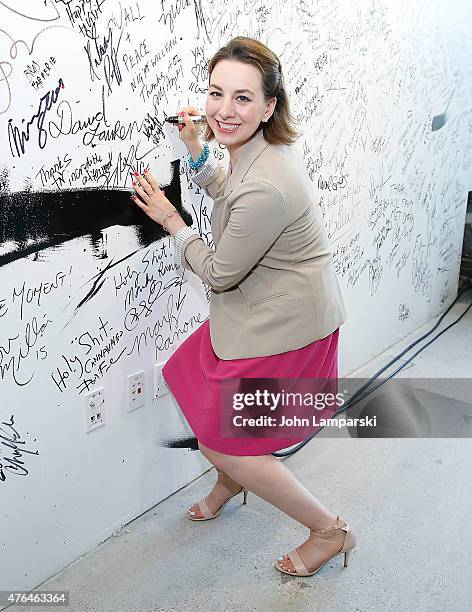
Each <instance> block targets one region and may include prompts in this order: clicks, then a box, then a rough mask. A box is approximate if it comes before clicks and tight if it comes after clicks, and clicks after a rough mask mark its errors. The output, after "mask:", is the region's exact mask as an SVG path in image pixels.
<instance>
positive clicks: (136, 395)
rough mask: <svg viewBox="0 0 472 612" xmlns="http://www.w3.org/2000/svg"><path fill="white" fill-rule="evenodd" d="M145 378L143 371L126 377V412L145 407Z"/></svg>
mask: <svg viewBox="0 0 472 612" xmlns="http://www.w3.org/2000/svg"><path fill="white" fill-rule="evenodd" d="M145 378H146V373H145V372H144V371H142V372H136V374H131V376H128V412H131V411H132V410H136V408H144V406H145V405H146V394H145V385H144V381H145Z"/></svg>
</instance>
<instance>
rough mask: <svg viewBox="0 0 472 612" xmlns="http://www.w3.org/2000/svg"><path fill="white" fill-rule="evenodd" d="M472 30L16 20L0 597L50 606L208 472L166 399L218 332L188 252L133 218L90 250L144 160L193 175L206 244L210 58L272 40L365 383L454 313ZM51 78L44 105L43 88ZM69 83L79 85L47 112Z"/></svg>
mask: <svg viewBox="0 0 472 612" xmlns="http://www.w3.org/2000/svg"><path fill="white" fill-rule="evenodd" d="M10 4H12V3H10ZM120 7H121V9H120ZM217 11H219V12H217ZM68 12H69V14H68ZM471 13H472V9H471V6H470V3H469V2H467V1H466V0H464V1H461V0H449V1H447V2H446V0H433V1H428V2H425V1H418V2H414V3H412V2H407V1H406V0H401V1H399V0H395V1H394V0H383V1H376V2H372V1H367V0H356V1H350V2H342V1H341V0H339V1H338V2H336V1H332V0H320V1H313V2H304V1H302V0H298V1H295V0H294V1H289V2H287V1H284V2H281V1H279V0H276V1H272V2H270V3H267V4H266V3H263V2H259V1H257V0H256V1H254V2H248V1H244V2H243V1H242V0H236V2H234V1H233V2H227V3H226V2H218V3H216V2H213V1H212V0H202V2H195V3H191V2H178V3H173V2H168V1H167V0H163V1H162V2H151V1H148V0H146V1H141V2H139V3H136V2H126V1H125V2H123V1H121V3H119V2H118V1H116V2H115V1H114V0H106V1H103V0H88V1H86V2H85V1H82V2H79V1H78V0H77V1H74V0H71V1H70V2H64V1H63V2H59V1H57V0H56V1H52V0H50V1H48V2H46V3H44V2H43V1H42V0H34V1H33V0H31V1H28V2H27V1H26V0H23V1H20V0H18V1H17V2H15V10H13V9H12V8H10V9H9V8H7V7H6V6H4V5H2V6H0V23H1V24H2V29H3V31H2V32H1V33H0V130H1V133H2V135H3V137H2V158H1V165H2V168H1V169H0V187H1V188H2V189H3V194H2V195H1V196H0V203H1V212H0V219H1V222H0V223H1V224H2V225H0V230H1V232H2V233H1V236H2V240H1V243H0V263H2V264H3V265H1V267H0V274H1V283H0V385H1V391H0V392H1V398H2V401H1V404H0V421H2V422H3V425H2V426H1V427H2V430H1V431H0V435H1V437H0V464H1V465H0V470H1V471H0V478H1V479H0V499H1V508H2V513H3V516H2V523H1V524H2V530H1V541H0V555H1V566H2V572H1V579H0V580H1V582H0V590H1V589H12V588H14V589H28V588H32V587H34V586H35V585H37V584H38V583H40V582H41V581H42V580H44V579H45V578H47V577H49V576H50V575H53V574H54V573H56V572H57V571H59V570H60V569H62V567H64V566H65V565H67V564H68V563H70V562H72V561H73V560H74V559H76V558H77V557H79V556H80V555H81V554H83V553H85V552H86V551H89V550H91V549H92V548H94V547H95V546H96V545H97V544H98V543H99V542H101V541H103V540H104V539H106V538H107V537H108V536H109V535H110V534H111V533H113V531H115V530H116V529H117V528H119V527H120V525H122V524H125V523H126V522H128V521H129V520H131V519H132V518H134V517H136V516H137V515H139V514H140V513H142V512H144V511H145V510H146V509H148V508H150V507H151V506H153V505H154V504H156V503H157V502H158V501H160V500H161V499H163V498H164V497H166V496H167V495H169V494H170V493H172V492H173V491H175V490H176V489H178V488H179V487H180V486H182V485H183V484H185V483H186V482H188V481H189V480H191V479H192V478H194V477H195V476H197V475H198V474H200V473H201V472H202V471H203V470H204V469H205V468H206V465H207V464H206V462H205V460H204V459H203V458H202V457H201V456H200V454H199V453H191V452H189V451H186V450H175V449H168V448H165V447H163V446H162V441H164V440H167V439H169V438H172V437H173V436H175V435H176V434H179V433H183V432H185V431H188V427H187V426H186V423H185V419H184V417H183V416H182V415H181V413H180V411H179V409H178V407H177V406H176V405H175V403H174V402H173V400H172V399H171V398H170V397H165V398H162V399H159V400H154V399H153V397H152V378H153V376H152V373H153V364H154V363H155V362H157V361H163V360H165V359H167V358H168V357H169V355H170V354H171V353H172V351H173V350H175V348H176V346H177V345H178V343H179V342H180V341H182V340H183V339H184V338H185V337H187V335H188V334H189V333H191V332H192V330H193V329H195V328H196V326H197V325H198V324H199V322H201V321H203V320H204V319H205V318H206V317H207V316H208V301H207V293H206V292H205V288H204V287H203V285H202V284H201V283H200V281H199V280H198V279H196V278H195V277H194V276H192V275H190V274H189V273H184V272H183V270H181V269H175V267H174V266H173V263H172V261H173V260H172V242H171V240H170V239H169V238H160V239H158V240H156V241H155V242H151V243H149V240H148V241H146V240H145V239H143V238H142V236H141V237H140V234H139V228H138V227H137V226H133V225H131V226H129V225H126V226H122V225H117V224H116V223H120V222H121V220H122V219H123V216H122V215H123V211H121V213H120V215H121V216H119V217H118V216H117V217H116V219H115V218H112V221H111V222H110V223H108V224H107V227H106V228H105V229H103V230H102V231H100V230H95V231H96V235H95V236H94V238H93V239H92V238H91V237H90V234H89V233H88V232H92V231H93V228H95V225H94V224H96V219H97V218H98V217H100V216H101V215H102V216H103V207H104V206H110V214H111V216H112V217H113V214H114V213H113V211H114V209H113V206H112V202H115V201H117V198H118V196H119V193H117V195H116V200H113V199H112V200H106V198H105V199H103V201H102V200H100V197H98V196H97V194H96V193H95V194H92V191H91V190H93V189H96V188H97V187H103V188H108V189H112V190H116V191H119V190H123V189H125V188H129V187H130V180H129V174H128V173H129V170H130V169H131V168H134V167H136V166H139V168H140V169H142V168H143V167H144V166H145V165H146V164H150V166H151V168H152V169H153V171H155V174H156V175H157V178H158V180H159V181H160V182H161V183H162V184H167V183H169V182H170V181H171V176H172V166H171V163H172V162H174V166H175V161H176V160H180V187H179V186H177V188H176V190H174V191H173V193H174V195H175V194H178V195H180V192H181V197H182V202H183V205H184V207H185V208H186V209H187V210H188V211H189V212H190V213H192V215H193V217H194V219H195V222H196V225H197V226H198V227H199V229H200V230H201V231H202V232H203V233H204V234H205V235H206V236H207V237H208V240H211V235H210V234H209V223H208V215H209V211H210V210H211V201H210V200H208V199H207V198H206V197H203V196H202V195H201V193H200V192H199V190H198V189H196V188H195V186H194V185H193V184H192V183H191V182H190V181H189V178H188V173H187V168H186V150H185V147H184V146H183V144H182V143H181V141H180V140H179V138H178V136H177V135H176V130H175V128H171V127H169V126H168V125H167V124H166V125H164V124H163V120H164V118H165V116H167V115H170V114H175V113H176V111H177V110H178V109H179V108H180V107H181V106H183V105H186V104H189V103H190V104H195V105H197V106H198V105H199V106H200V107H204V102H205V92H204V90H205V88H206V86H207V80H206V74H205V69H204V66H205V62H206V61H207V60H208V59H209V58H210V57H211V55H212V53H213V52H215V51H216V50H217V49H218V48H219V47H220V46H221V45H223V44H224V43H225V42H226V41H227V40H228V39H229V38H231V37H232V36H236V35H248V36H254V37H257V38H260V39H261V40H262V41H263V42H265V43H266V44H268V45H269V46H270V47H271V48H273V49H274V51H276V53H278V55H279V56H280V58H281V60H282V63H283V68H284V71H285V74H286V81H287V85H288V89H289V94H290V100H291V104H292V108H293V111H294V114H295V116H296V117H297V118H298V119H299V120H300V127H301V129H302V131H303V136H302V137H301V138H300V140H299V141H298V143H297V145H296V146H298V147H299V150H300V153H301V155H302V156H303V159H304V162H305V164H306V168H307V171H308V172H309V173H310V176H311V177H312V180H313V183H314V186H315V188H316V192H317V195H318V204H320V205H321V206H322V208H323V211H324V214H325V221H326V224H327V228H328V231H329V235H330V238H331V241H332V244H333V249H334V254H335V264H336V268H337V270H338V274H339V279H340V283H341V285H342V287H343V291H344V294H345V298H346V303H347V307H348V314H349V320H348V322H347V323H346V324H345V325H344V326H343V328H342V340H341V347H340V359H341V373H343V374H346V373H348V372H349V371H352V370H353V369H354V368H356V367H358V366H360V365H361V364H363V363H364V362H366V361H367V360H369V359H370V358H371V357H372V356H374V355H376V354H378V353H379V352H381V351H382V350H384V349H385V348H387V347H388V346H389V345H391V344H393V343H395V342H396V341H397V340H398V339H400V338H402V337H404V336H405V335H407V334H408V333H409V332H411V331H412V330H414V329H415V328H416V327H418V326H419V325H421V324H422V323H424V322H425V321H427V320H428V319H430V318H431V317H433V316H434V315H435V314H437V313H438V312H439V311H441V310H443V309H445V308H446V307H447V306H448V305H449V304H450V303H451V301H452V300H453V299H454V296H455V292H456V288H457V279H458V269H459V262H460V252H461V244H462V235H463V223H464V215H465V208H466V199H467V191H468V190H470V189H471V188H472V185H471V183H472V180H471V171H470V165H471V152H470V151H471V147H470V141H471V135H472V111H471V106H470V101H471V99H472V79H471V75H470V57H471V56H472V43H471V39H470V32H469V31H468V30H469V29H470V23H471V17H472V14H471ZM87 36H88V37H89V38H87ZM94 36H97V37H98V39H97V40H98V41H99V43H100V44H101V46H102V52H99V51H97V50H94V49H95V43H94V42H93V39H92V38H93V37H94ZM90 37H92V38H90ZM15 41H24V42H16V44H15ZM87 45H90V51H89V52H87ZM136 50H137V51H136ZM88 55H90V61H89V59H88ZM51 56H52V57H54V58H55V63H54V64H52V63H51V62H50V60H49V58H50V57H51ZM141 56H142V57H141ZM130 58H133V60H131V59H130ZM468 60H469V61H468ZM46 61H48V62H49V63H50V70H49V71H48V74H46V75H44V79H43V81H42V83H41V84H39V85H37V86H36V87H35V86H34V85H32V84H31V83H30V82H29V78H28V75H27V74H25V71H27V70H28V68H27V67H28V66H30V67H31V66H34V67H36V65H37V66H39V68H40V71H41V70H43V68H44V65H45V62H46ZM33 62H36V64H34V65H33ZM133 62H134V65H132V63H133ZM33 69H34V68H33ZM2 74H3V77H2ZM37 74H38V73H36V74H35V75H34V77H37ZM59 79H62V82H63V83H64V88H63V89H61V88H60V87H59V89H58V90H57V91H55V92H54V94H51V95H50V97H49V98H45V97H44V96H45V95H46V94H47V92H48V91H49V92H51V91H53V90H55V88H56V87H57V86H58V84H59V83H60V81H59ZM102 92H103V93H102ZM451 96H452V98H451ZM41 100H42V102H41ZM449 100H451V102H450V104H449V106H448V110H447V114H446V118H447V121H446V123H445V125H444V126H443V127H442V128H441V129H439V130H437V131H434V132H432V131H431V126H432V120H433V117H434V116H435V115H438V114H440V113H443V112H444V110H445V109H446V106H447V105H448V102H449ZM104 109H105V114H106V121H107V123H108V126H109V127H108V128H107V127H106V125H105V120H104V117H103V115H102V114H101V113H103V110H104ZM38 111H39V118H38V116H36V117H35V115H37V114H38ZM87 119H89V125H88V126H87V125H86V122H87ZM117 121H120V124H119V126H116V122H117ZM28 122H31V126H30V128H29V133H28V137H29V138H28V139H25V140H24V143H23V144H24V152H21V147H20V149H17V148H16V146H15V143H14V142H12V134H13V132H12V129H13V127H14V126H16V127H18V128H19V129H21V130H23V131H25V133H26V126H27V124H28ZM61 122H62V128H61V129H58V126H59V125H60V124H61ZM68 122H69V123H68ZM78 122H80V123H78ZM9 126H10V127H9ZM114 126H115V128H116V127H117V129H116V133H115V134H111V132H110V130H113V127H114ZM107 130H109V131H108V132H107ZM9 136H10V138H9ZM105 137H107V138H105ZM17 142H18V141H17ZM214 153H215V154H219V155H222V154H223V153H222V151H221V150H218V148H217V147H214ZM175 179H176V177H174V180H175ZM174 187H175V183H174ZM79 188H80V189H86V190H90V193H91V196H90V197H91V198H92V197H93V198H94V199H93V207H94V208H93V210H92V211H91V210H90V209H89V208H87V206H86V205H87V204H89V203H90V202H87V200H85V201H82V203H84V202H85V204H83V205H84V210H86V212H85V213H84V214H83V215H82V224H83V227H82V228H81V230H78V231H79V233H78V235H77V237H75V238H73V239H64V240H63V241H62V242H61V239H60V238H58V240H57V241H56V242H57V244H55V245H51V235H49V234H50V232H49V228H51V227H53V226H54V223H56V226H57V219H58V218H59V217H60V215H61V214H62V212H61V210H62V209H61V206H64V209H65V210H66V213H65V214H66V216H65V224H66V225H67V223H69V222H70V224H72V222H74V223H76V224H77V223H79V221H78V216H77V215H76V214H75V212H73V211H72V210H71V209H70V210H69V209H68V208H67V206H68V205H69V204H68V203H69V200H68V199H67V198H66V199H64V200H61V199H60V198H58V193H59V192H65V190H74V189H79ZM22 191H25V192H27V193H25V194H23V195H22V196H18V195H16V199H15V197H14V196H15V194H18V193H19V192H22ZM45 191H49V192H51V193H49V195H46V196H44V195H43V196H41V197H42V198H43V199H42V200H38V197H39V194H40V193H43V192H45ZM74 193H76V194H77V192H72V196H73V194H74ZM66 195H67V194H66ZM70 195H71V194H69V195H68V196H67V197H69V196H70ZM43 201H44V202H46V204H45V205H44V208H43V205H42V202H43ZM38 202H41V206H38ZM12 206H13V207H14V208H13V209H12ZM130 206H132V204H131V203H130ZM55 207H56V208H55ZM25 211H26V212H25ZM195 212H197V214H195ZM48 215H51V216H52V217H51V218H50V219H52V220H50V222H49V223H48V218H49V217H48ZM72 220H73V221H72ZM12 228H13V229H12ZM22 229H23V230H24V231H23V234H22ZM44 245H49V246H44ZM42 246H44V248H42ZM28 249H29V250H28ZM135 251H136V252H135ZM133 252H135V253H134V255H132V253H133ZM2 256H3V260H2V259H1V257H2ZM5 257H10V259H12V261H10V262H8V263H7V259H5ZM120 260H123V261H121V263H120ZM146 273H147V274H148V276H147V277H146ZM102 281H103V284H101V283H102ZM125 281H126V282H125ZM97 282H98V287H96V288H97V292H96V294H94V295H93V296H91V297H90V299H88V300H87V301H85V302H84V303H83V304H82V305H81V306H80V307H79V304H81V302H82V300H83V299H84V298H85V297H86V296H87V295H88V294H89V292H90V290H91V289H92V287H94V283H97ZM131 286H133V287H134V288H135V292H134V293H133V294H132V295H131V294H127V292H128V290H129V289H130V287H131ZM138 288H139V291H138V290H137V289H138ZM143 300H144V301H145V302H146V304H147V306H148V308H149V309H148V310H146V309H145V308H143V306H142V302H143ZM133 309H136V310H133ZM137 313H139V316H137ZM146 314H147V315H148V316H145V315H146ZM100 326H101V327H100ZM143 333H144V334H145V335H146V334H147V336H146V338H147V343H144V342H143V341H141V343H140V345H139V349H138V346H137V344H136V338H142V336H141V334H143ZM112 337H114V338H115V340H114V341H113V342H112V341H111V338H112ZM92 338H95V339H96V342H93V340H92ZM112 344H113V346H111V345H112ZM105 347H107V350H108V348H109V349H110V352H107V353H106V354H102V358H101V359H98V361H96V362H93V364H92V362H91V361H88V362H87V359H90V358H91V357H93V356H96V355H97V354H98V353H99V351H101V350H103V349H104V348H105ZM86 363H87V366H86V367H87V368H88V369H89V370H90V375H89V374H85V373H83V372H81V369H82V367H84V366H85V364H86ZM100 364H102V365H100ZM189 367H191V364H189ZM74 370H75V371H74ZM138 370H145V372H146V377H147V378H146V384H147V389H146V392H147V402H146V406H145V407H144V408H141V409H138V410H136V411H133V412H128V411H127V376H128V375H129V374H132V373H134V372H136V371H138ZM61 372H62V378H61V377H60V373H61ZM65 373H67V376H66V374H65ZM53 376H54V377H55V380H56V381H59V385H58V384H56V383H55V382H54V377H53ZM84 380H89V381H93V382H92V383H91V382H89V383H86V382H84ZM61 381H62V382H61ZM86 387H89V388H90V389H96V388H98V387H103V388H104V394H105V406H106V408H105V414H106V425H105V426H103V427H101V428H99V429H97V430H95V431H93V432H91V433H85V432H84V405H83V402H84V399H83V395H84V393H83V391H84V390H85V389H86ZM196 400H198V398H196ZM9 423H10V425H9ZM182 520H184V519H182Z"/></svg>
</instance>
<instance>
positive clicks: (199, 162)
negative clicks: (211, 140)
mask: <svg viewBox="0 0 472 612" xmlns="http://www.w3.org/2000/svg"><path fill="white" fill-rule="evenodd" d="M209 155H210V147H209V146H208V143H207V142H206V143H205V144H204V145H203V151H202V152H201V153H200V155H199V156H198V157H197V159H196V160H195V161H193V159H192V156H191V155H189V156H188V165H189V166H190V168H191V169H192V170H198V169H199V168H201V167H202V166H203V164H204V163H205V162H206V160H207V159H208V156H209Z"/></svg>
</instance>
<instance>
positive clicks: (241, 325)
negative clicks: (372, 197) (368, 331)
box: [182, 129, 346, 359]
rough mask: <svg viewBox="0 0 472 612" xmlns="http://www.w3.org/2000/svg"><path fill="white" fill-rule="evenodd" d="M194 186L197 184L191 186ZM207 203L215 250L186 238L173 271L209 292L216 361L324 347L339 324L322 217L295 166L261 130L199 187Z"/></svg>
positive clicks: (340, 308)
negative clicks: (178, 268) (185, 273)
mask: <svg viewBox="0 0 472 612" xmlns="http://www.w3.org/2000/svg"><path fill="white" fill-rule="evenodd" d="M195 182H196V181H195ZM200 186H202V187H204V188H205V191H206V192H207V194H208V195H209V196H210V197H211V198H213V200H214V205H213V212H212V215H211V231H212V234H213V241H214V244H215V247H216V250H213V249H210V248H209V247H208V246H207V244H206V243H205V242H204V240H203V239H202V238H201V237H200V236H199V235H198V234H194V235H192V236H190V237H188V238H187V239H186V240H185V241H184V242H183V244H182V265H183V266H184V267H185V268H187V269H188V270H191V271H192V272H194V273H195V274H197V276H199V277H200V278H201V279H202V280H203V281H204V282H205V283H206V284H207V285H209V286H210V287H211V298H210V336H211V342H212V345H213V350H214V351H215V353H216V354H217V355H218V357H219V358H220V359H240V358H243V357H262V356H264V355H275V354H278V353H283V352H285V351H290V350H293V349H297V348H301V347H303V346H306V345H307V344H310V343H311V342H313V341H314V340H318V339H320V338H325V337H326V336H328V335H329V334H330V333H332V332H333V331H335V330H336V329H337V328H338V327H339V326H340V325H341V324H342V323H343V322H344V321H345V319H346V313H345V308H344V303H343V298H342V295H341V291H340V288H339V284H338V281H337V278H336V275H335V272H334V267H333V263H332V252H331V249H330V247H329V244H328V239H327V235H326V231H325V225H324V221H323V215H322V213H321V210H320V208H319V206H318V204H316V196H315V194H314V189H313V185H312V184H311V182H310V179H309V177H308V175H307V173H306V170H305V167H304V164H303V161H302V160H301V159H300V156H299V155H298V154H297V152H296V150H295V148H294V147H293V146H289V145H272V144H269V143H268V142H267V141H266V140H265V138H264V136H263V132H262V129H261V130H260V131H259V132H257V134H256V135H255V136H254V137H253V138H252V139H251V140H250V141H249V142H248V143H246V144H245V145H244V146H243V148H242V149H241V155H240V157H239V158H238V161H237V163H236V165H235V167H234V168H233V171H232V174H231V175H230V176H229V177H228V175H227V172H226V171H225V170H223V169H222V168H221V166H220V165H219V164H218V166H217V169H216V171H215V173H214V174H213V176H211V177H210V178H209V179H207V180H204V181H202V182H201V185H200Z"/></svg>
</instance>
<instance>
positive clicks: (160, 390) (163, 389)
mask: <svg viewBox="0 0 472 612" xmlns="http://www.w3.org/2000/svg"><path fill="white" fill-rule="evenodd" d="M164 365H165V361H161V362H160V363H156V364H155V365H154V399H158V398H160V397H163V396H164V395H168V394H169V387H168V386H167V383H166V381H165V378H164V376H163V375H162V368H163V367H164Z"/></svg>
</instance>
